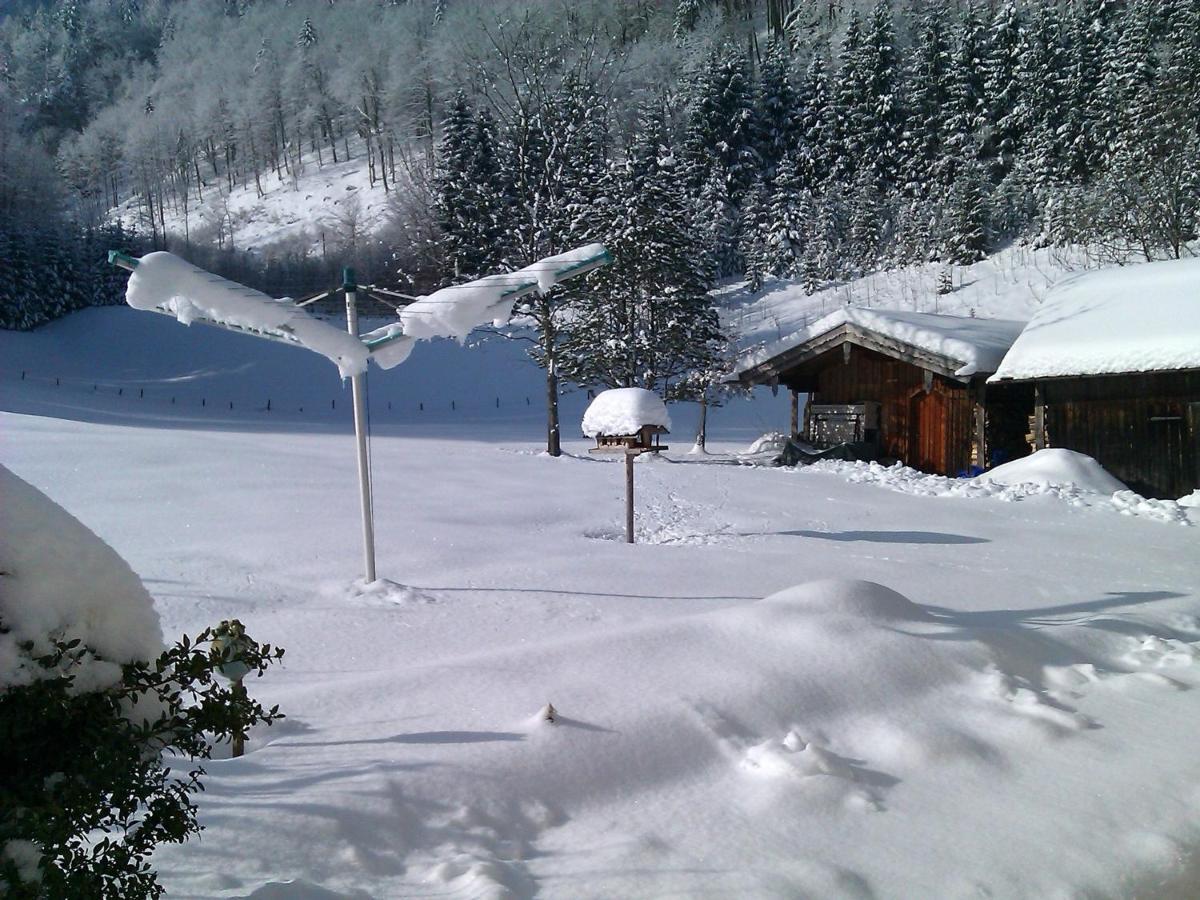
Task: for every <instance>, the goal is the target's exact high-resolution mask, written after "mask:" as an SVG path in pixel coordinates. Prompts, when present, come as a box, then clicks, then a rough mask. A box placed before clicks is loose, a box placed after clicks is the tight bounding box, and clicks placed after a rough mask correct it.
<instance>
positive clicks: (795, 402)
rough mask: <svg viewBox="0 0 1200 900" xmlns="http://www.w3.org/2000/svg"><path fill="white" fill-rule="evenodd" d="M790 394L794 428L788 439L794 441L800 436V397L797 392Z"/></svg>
mask: <svg viewBox="0 0 1200 900" xmlns="http://www.w3.org/2000/svg"><path fill="white" fill-rule="evenodd" d="M789 393H790V394H791V395H792V428H791V431H790V432H789V433H788V437H790V438H791V439H792V440H793V441H794V440H796V439H797V438H798V437H799V436H800V395H799V394H798V393H796V392H795V391H790V392H789Z"/></svg>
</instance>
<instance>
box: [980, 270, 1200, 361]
mask: <svg viewBox="0 0 1200 900" xmlns="http://www.w3.org/2000/svg"><path fill="white" fill-rule="evenodd" d="M1198 294H1200V259H1172V260H1165V261H1163V262H1153V263H1143V264H1141V265H1136V266H1120V267H1115V268H1109V269H1102V270H1100V271H1098V272H1088V273H1085V274H1083V275H1079V276H1077V277H1075V278H1071V279H1069V280H1067V281H1064V282H1062V283H1061V284H1059V285H1057V286H1056V287H1054V288H1053V289H1052V290H1051V291H1050V293H1049V294H1048V295H1047V297H1046V300H1045V302H1044V303H1043V304H1042V306H1041V307H1040V308H1039V309H1038V310H1037V312H1036V313H1035V314H1034V316H1033V319H1032V320H1031V321H1030V323H1029V325H1028V327H1026V329H1025V330H1024V331H1023V332H1022V333H1021V336H1020V337H1018V338H1017V340H1016V342H1015V343H1014V344H1013V346H1012V349H1011V350H1010V351H1009V352H1008V354H1007V355H1006V356H1005V357H1004V362H1003V363H1002V364H1001V365H1000V368H999V369H997V371H996V374H995V375H993V376H992V378H991V380H992V381H999V380H1001V379H1006V378H1014V379H1024V378H1053V377H1063V376H1070V375H1110V374H1118V373H1122V372H1158V371H1170V370H1176V369H1194V368H1200V303H1197V302H1196V297H1197V295H1198Z"/></svg>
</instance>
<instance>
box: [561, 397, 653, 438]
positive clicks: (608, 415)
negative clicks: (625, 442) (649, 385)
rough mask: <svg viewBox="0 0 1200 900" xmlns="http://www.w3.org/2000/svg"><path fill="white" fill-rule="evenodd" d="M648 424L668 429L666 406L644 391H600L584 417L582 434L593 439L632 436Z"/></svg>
mask: <svg viewBox="0 0 1200 900" xmlns="http://www.w3.org/2000/svg"><path fill="white" fill-rule="evenodd" d="M647 425H649V426H652V427H654V428H656V429H662V430H663V431H670V430H671V417H670V416H669V415H668V414H667V405H666V404H665V403H663V401H662V399H661V398H660V397H659V396H658V395H657V394H655V393H654V392H653V391H648V390H646V389H645V388H613V389H612V390H608V391H601V392H600V393H599V394H597V395H596V399H595V400H593V401H592V402H591V404H590V405H589V406H588V408H587V412H585V413H584V414H583V433H584V434H585V435H587V436H588V437H592V438H599V437H614V436H618V435H635V434H637V433H638V432H639V431H641V429H642V428H644V427H645V426H647Z"/></svg>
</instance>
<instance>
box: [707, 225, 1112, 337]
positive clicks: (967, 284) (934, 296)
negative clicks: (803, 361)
mask: <svg viewBox="0 0 1200 900" xmlns="http://www.w3.org/2000/svg"><path fill="white" fill-rule="evenodd" d="M1096 266H1097V262H1096V260H1095V259H1093V258H1091V257H1089V256H1088V255H1087V254H1086V253H1084V252H1083V251H1081V250H1074V249H1066V250H1064V249H1059V248H1043V249H1039V250H1034V249H1031V248H1028V247H1021V246H1013V247H1009V248H1008V249H1006V250H1002V251H1001V252H999V253H996V254H994V255H992V256H990V257H988V258H987V259H984V260H982V261H980V262H977V263H974V264H973V265H970V266H944V265H942V264H939V263H926V264H924V265H913V266H903V267H900V268H896V269H890V270H887V271H882V272H877V273H873V274H871V275H868V276H865V277H863V278H857V279H854V280H852V281H848V282H845V283H842V284H837V285H831V286H829V287H826V288H823V289H821V290H818V291H817V292H815V293H813V294H811V295H809V294H806V293H805V291H804V288H803V286H802V285H800V284H798V283H795V282H789V281H773V282H768V283H767V284H766V285H764V287H763V288H762V289H761V290H760V291H757V292H754V293H750V294H747V293H746V292H745V290H744V289H743V286H741V285H739V284H731V285H728V286H726V287H725V288H724V289H723V290H722V291H721V292H720V294H719V296H721V297H722V298H723V299H724V301H725V303H726V305H727V309H726V312H725V317H726V320H727V321H728V322H729V323H730V324H731V325H732V326H733V327H734V328H735V329H736V331H737V332H738V333H739V334H740V335H741V337H740V340H739V344H740V346H741V347H742V349H743V350H747V351H760V350H761V349H762V348H764V347H768V346H771V345H774V344H777V343H778V342H780V341H785V340H787V339H789V338H791V337H792V336H794V335H796V334H797V333H800V332H804V331H805V330H806V329H809V328H811V327H812V326H813V325H814V324H815V323H817V322H818V321H819V320H820V319H822V318H824V317H826V316H828V315H830V314H831V313H833V312H836V311H838V310H841V309H845V308H846V307H851V308H867V309H888V310H900V311H903V312H907V313H933V314H938V315H952V316H963V317H967V318H970V317H976V318H980V319H1008V320H1011V321H1016V322H1027V321H1029V318H1030V317H1031V316H1032V315H1033V313H1034V311H1036V310H1037V309H1038V308H1039V307H1040V305H1041V302H1042V300H1043V299H1044V298H1045V297H1046V295H1047V293H1048V291H1049V289H1050V288H1051V287H1052V286H1053V285H1055V284H1057V283H1058V282H1060V281H1062V280H1064V279H1066V278H1069V277H1071V276H1072V275H1074V274H1077V273H1079V272H1080V271H1082V270H1084V269H1087V268H1096ZM947 278H948V279H949V281H950V285H951V289H950V290H949V291H948V292H946V293H941V292H939V285H940V284H941V283H942V282H943V280H944V279H947ZM943 289H944V288H943Z"/></svg>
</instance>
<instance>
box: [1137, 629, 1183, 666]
mask: <svg viewBox="0 0 1200 900" xmlns="http://www.w3.org/2000/svg"><path fill="white" fill-rule="evenodd" d="M1135 643H1136V646H1135V647H1134V649H1133V650H1131V651H1129V653H1127V654H1125V659H1126V661H1127V662H1130V663H1133V664H1134V665H1136V666H1153V667H1154V668H1157V669H1171V668H1183V667H1184V666H1190V665H1192V664H1193V663H1195V662H1196V656H1197V651H1196V648H1195V646H1193V645H1192V644H1189V643H1186V642H1184V641H1177V640H1175V639H1174V638H1160V637H1155V636H1154V635H1147V636H1146V637H1144V638H1142V639H1141V640H1140V641H1137V640H1136V639H1135Z"/></svg>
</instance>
